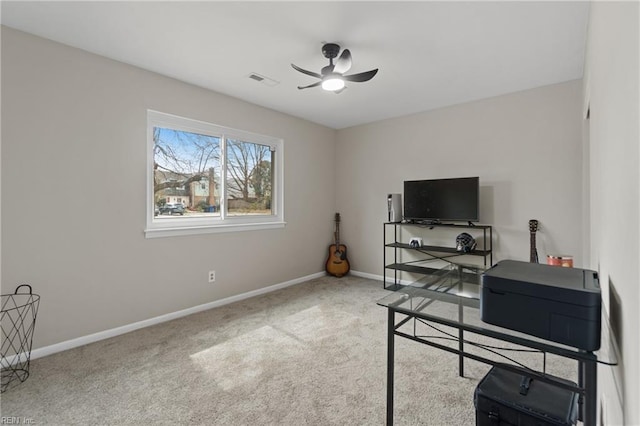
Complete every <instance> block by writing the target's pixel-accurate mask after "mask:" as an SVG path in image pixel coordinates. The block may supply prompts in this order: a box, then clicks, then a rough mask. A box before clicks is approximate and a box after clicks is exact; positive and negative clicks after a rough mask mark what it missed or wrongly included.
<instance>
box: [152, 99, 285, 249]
mask: <svg viewBox="0 0 640 426" xmlns="http://www.w3.org/2000/svg"><path fill="white" fill-rule="evenodd" d="M147 133H148V135H147V150H148V151H147V152H148V154H147V155H148V165H147V167H148V182H147V192H148V194H147V204H148V206H147V227H146V230H145V235H146V236H147V238H152V237H164V236H171V235H185V234H200V233H213V232H229V231H244V230H251V229H266V228H276V227H282V226H284V214H283V206H284V202H283V201H284V200H283V164H282V163H283V161H282V160H283V152H282V151H283V141H282V140H281V139H278V138H274V137H269V136H263V135H258V134H254V133H249V132H245V131H241V130H236V129H231V128H227V127H222V126H218V125H215V124H210V123H205V122H201V121H197V120H192V119H188V118H183V117H178V116H174V115H170V114H164V113H160V112H156V111H148V113H147ZM175 204H180V205H181V206H182V207H181V208H180V206H179V207H175ZM174 213H179V214H174Z"/></svg>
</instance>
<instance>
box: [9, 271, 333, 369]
mask: <svg viewBox="0 0 640 426" xmlns="http://www.w3.org/2000/svg"><path fill="white" fill-rule="evenodd" d="M325 275H326V274H325V272H324V271H323V272H317V273H315V274H311V275H307V276H304V277H300V278H296V279H293V280H290V281H285V282H282V283H279V284H274V285H272V286H269V287H264V288H260V289H258V290H253V291H249V292H247V293H242V294H238V295H235V296H231V297H227V298H225V299H220V300H214V301H213V302H209V303H205V304H203V305H198V306H194V307H192V308H187V309H183V310H181V311H177V312H172V313H169V314H165V315H160V316H157V317H154V318H149V319H146V320H143V321H138V322H134V323H132V324H127V325H123V326H121V327H116V328H112V329H110V330H105V331H100V332H98V333H93V334H89V335H87V336H82V337H78V338H75V339H71V340H67V341H64V342H60V343H56V344H53V345H49V346H44V347H42V348H38V349H34V350H32V351H31V359H36V358H42V357H44V356H47V355H52V354H55V353H57V352H62V351H66V350H68V349H73V348H77V347H78V346H83V345H87V344H89V343H94V342H97V341H99V340H104V339H108V338H110V337H115V336H119V335H121V334H125V333H129V332H131V331H135V330H138V329H141V328H144V327H149V326H152V325H156V324H160V323H163V322H166V321H171V320H173V319H176V318H181V317H185V316H187V315H191V314H195V313H197V312H202V311H206V310H208V309H212V308H217V307H218V306H223V305H228V304H229V303H234V302H238V301H240V300H244V299H248V298H250V297H255V296H259V295H261V294H265V293H270V292H272V291H276V290H280V289H283V288H286V287H290V286H292V285H296V284H300V283H303V282H305V281H309V280H312V279H314V278H320V277H324V276H325ZM16 356H17V355H16Z"/></svg>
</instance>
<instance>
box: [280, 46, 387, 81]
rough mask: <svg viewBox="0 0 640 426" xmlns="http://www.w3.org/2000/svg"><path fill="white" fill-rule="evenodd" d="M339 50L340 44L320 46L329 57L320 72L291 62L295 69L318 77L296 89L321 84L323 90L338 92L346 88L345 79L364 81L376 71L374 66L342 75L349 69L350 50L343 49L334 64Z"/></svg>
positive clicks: (370, 77)
mask: <svg viewBox="0 0 640 426" xmlns="http://www.w3.org/2000/svg"><path fill="white" fill-rule="evenodd" d="M339 52H340V46H338V45H337V44H335V43H326V44H324V45H323V46H322V54H323V55H324V57H325V58H327V59H329V65H327V66H326V67H323V68H322V70H320V74H318V73H316V72H313V71H307V70H305V69H302V68H300V67H298V66H296V65H294V64H291V66H292V67H293V68H294V69H295V70H296V71H300V72H301V73H303V74H307V75H310V76H311V77H316V78H319V79H320V81H317V82H315V83H313V84H310V85H308V86H298V89H300V90H302V89H308V88H310V87H316V86H322V88H323V89H324V90H328V91H331V92H334V93H340V92H342V91H343V90H344V89H346V86H345V82H346V81H353V82H356V83H362V82H364V81H369V80H371V79H372V78H373V77H374V76H375V75H376V74H377V73H378V69H377V68H376V69H374V70H371V71H365V72H361V73H358V74H351V75H344V74H345V73H346V72H347V71H349V69H351V52H349V49H344V50H343V51H342V54H340V57H339V58H338V60H337V61H336V63H335V65H334V63H333V59H334V58H336V57H338V53H339Z"/></svg>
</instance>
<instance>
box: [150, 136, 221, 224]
mask: <svg viewBox="0 0 640 426" xmlns="http://www.w3.org/2000/svg"><path fill="white" fill-rule="evenodd" d="M153 158H154V170H153V180H154V182H153V191H154V197H153V199H154V201H155V219H156V220H162V221H166V220H179V219H180V218H189V217H203V216H204V217H212V216H218V217H219V216H220V198H219V191H220V188H219V182H220V171H221V168H220V138H219V137H215V136H208V135H201V134H198V133H191V132H185V131H182V130H174V129H167V128H163V127H154V128H153Z"/></svg>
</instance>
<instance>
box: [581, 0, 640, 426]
mask: <svg viewBox="0 0 640 426" xmlns="http://www.w3.org/2000/svg"><path fill="white" fill-rule="evenodd" d="M638 22H640V7H639V4H638V3H637V2H627V3H619V2H592V3H591V13H590V20H589V32H588V34H589V35H588V40H587V55H586V58H587V59H586V66H585V75H584V108H583V110H584V111H586V110H587V107H590V119H589V120H588V122H589V123H588V126H587V130H588V132H586V133H585V137H586V142H587V144H588V148H589V150H588V152H589V159H590V161H589V163H588V167H589V173H588V175H589V176H590V179H589V182H588V184H589V185H588V186H589V188H590V191H589V195H590V210H589V215H590V217H591V220H590V224H591V226H590V235H591V238H590V240H591V244H590V249H591V250H590V257H591V267H592V268H593V269H598V270H599V271H600V282H601V284H602V287H603V298H604V302H605V306H606V308H607V311H608V313H609V318H610V321H611V324H612V326H613V329H614V332H615V335H616V336H617V338H618V340H619V343H620V349H621V360H620V361H621V362H620V365H619V366H618V367H616V368H615V369H614V368H610V367H605V366H601V367H600V368H599V380H600V397H601V399H602V406H603V407H604V414H603V416H602V417H603V418H604V419H605V424H627V425H640V404H638V402H639V401H640V363H638V360H640V333H639V332H638V329H639V326H640V313H639V312H640V310H639V309H638V307H639V306H640V285H639V284H640V283H639V278H638V277H640V243H639V242H640V206H639V205H640V172H639V166H638V165H639V164H640V128H639V126H640V106H639V101H638V99H639V96H640V83H639V79H640V68H639V65H638V64H639V62H640V56H639V52H640V44H639V39H640V30H639V28H638V25H639V24H638Z"/></svg>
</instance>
